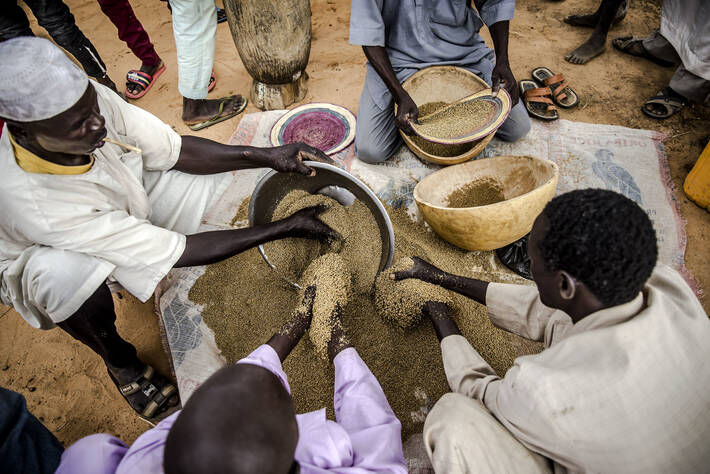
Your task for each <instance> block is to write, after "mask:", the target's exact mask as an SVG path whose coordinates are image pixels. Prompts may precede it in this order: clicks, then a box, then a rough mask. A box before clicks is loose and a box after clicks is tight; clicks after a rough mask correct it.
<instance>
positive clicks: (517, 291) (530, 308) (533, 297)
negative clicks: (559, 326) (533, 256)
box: [486, 283, 571, 341]
mask: <svg viewBox="0 0 710 474" xmlns="http://www.w3.org/2000/svg"><path fill="white" fill-rule="evenodd" d="M486 307H487V309H488V317H489V318H490V319H491V322H492V323H493V324H494V325H495V326H497V327H499V328H501V329H504V330H506V331H508V332H512V333H515V334H517V335H519V336H522V337H524V338H527V339H531V340H533V341H542V340H543V339H544V340H547V337H546V332H547V331H546V327H547V323H548V322H549V321H550V318H552V317H553V315H555V313H560V311H559V310H556V309H553V308H550V307H547V306H545V305H544V304H542V301H540V294H539V293H538V291H537V288H535V287H534V286H523V285H512V284H509V283H491V284H489V285H488V290H487V291H486ZM562 316H563V319H564V318H565V317H566V319H568V320H569V317H568V316H565V315H564V313H562ZM569 321H570V323H571V320H569Z"/></svg>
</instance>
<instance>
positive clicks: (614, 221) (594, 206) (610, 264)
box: [539, 189, 658, 306]
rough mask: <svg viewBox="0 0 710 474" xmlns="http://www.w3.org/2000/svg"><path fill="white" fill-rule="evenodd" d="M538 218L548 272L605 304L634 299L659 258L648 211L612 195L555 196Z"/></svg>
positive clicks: (573, 193)
mask: <svg viewBox="0 0 710 474" xmlns="http://www.w3.org/2000/svg"><path fill="white" fill-rule="evenodd" d="M542 214H543V215H544V216H545V217H546V218H547V222H548V228H547V233H546V234H545V236H544V238H543V239H542V240H541V241H540V244H539V247H540V248H539V250H540V253H541V255H542V258H543V260H544V263H545V266H546V267H547V269H548V270H564V271H566V272H568V273H569V274H570V275H573V276H574V277H575V278H577V279H579V280H580V281H582V282H584V284H585V285H586V286H587V287H588V288H589V289H590V290H591V291H592V292H593V293H594V295H596V297H597V298H599V299H600V300H601V302H602V303H604V304H605V305H608V306H616V305H620V304H623V303H627V302H629V301H631V300H632V299H634V298H635V297H636V295H637V294H638V293H639V292H640V291H641V289H642V288H643V285H644V284H645V283H646V280H648V278H649V277H650V276H651V273H652V272H653V268H654V267H655V265H656V259H657V258H658V246H657V244H656V232H655V231H654V229H653V224H652V223H651V220H650V219H649V217H648V215H647V214H646V212H645V211H644V210H643V209H641V207H639V205H638V204H636V203H635V202H634V201H632V200H631V199H629V198H627V197H625V196H623V195H621V194H619V193H615V192H613V191H607V190H603V189H582V190H576V191H571V192H568V193H565V194H562V195H560V196H557V197H556V198H554V199H553V200H552V201H550V202H549V203H548V204H547V206H546V207H545V209H544V210H543V211H542Z"/></svg>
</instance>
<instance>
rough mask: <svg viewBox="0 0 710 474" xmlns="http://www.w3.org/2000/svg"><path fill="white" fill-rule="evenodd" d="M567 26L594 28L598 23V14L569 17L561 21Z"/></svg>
mask: <svg viewBox="0 0 710 474" xmlns="http://www.w3.org/2000/svg"><path fill="white" fill-rule="evenodd" d="M563 21H564V22H565V23H567V24H568V25H572V26H582V27H585V28H596V26H597V23H599V14H598V13H597V12H595V13H592V14H591V15H582V14H578V15H570V16H568V17H567V18H565V19H564V20H563Z"/></svg>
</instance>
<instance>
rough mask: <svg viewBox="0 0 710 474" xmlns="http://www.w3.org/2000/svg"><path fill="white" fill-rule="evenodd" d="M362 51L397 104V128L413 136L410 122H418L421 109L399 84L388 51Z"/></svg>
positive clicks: (374, 47) (371, 47) (374, 48)
mask: <svg viewBox="0 0 710 474" xmlns="http://www.w3.org/2000/svg"><path fill="white" fill-rule="evenodd" d="M362 50H363V51H364V52H365V56H366V57H367V60H368V61H369V62H370V65H371V66H372V67H373V69H374V70H375V71H376V72H377V74H378V75H379V76H380V77H381V78H382V80H383V81H384V83H385V85H386V86H387V89H389V91H390V92H391V93H392V97H394V101H395V103H396V104H397V117H396V118H395V123H396V124H397V127H398V128H399V129H401V130H402V131H403V132H404V133H407V134H408V135H413V134H414V130H412V127H411V125H409V122H410V121H411V122H416V121H417V117H418V115H419V109H418V108H417V104H415V103H414V100H412V98H411V97H410V95H409V93H407V91H405V90H404V88H403V87H402V84H400V83H399V80H398V79H397V76H396V75H395V73H394V69H392V63H391V62H390V58H389V56H388V55H387V50H386V49H385V48H383V47H382V46H363V47H362Z"/></svg>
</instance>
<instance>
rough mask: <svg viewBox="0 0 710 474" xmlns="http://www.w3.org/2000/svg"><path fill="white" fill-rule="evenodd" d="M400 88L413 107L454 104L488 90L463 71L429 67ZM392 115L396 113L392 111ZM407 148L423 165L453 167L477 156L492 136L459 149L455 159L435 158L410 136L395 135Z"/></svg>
mask: <svg viewBox="0 0 710 474" xmlns="http://www.w3.org/2000/svg"><path fill="white" fill-rule="evenodd" d="M402 87H403V88H404V90H406V91H407V93H408V94H409V95H410V96H411V97H412V100H413V101H414V103H415V104H417V105H423V104H426V103H428V102H440V101H441V102H447V103H451V102H455V101H457V100H459V99H461V98H462V97H466V96H468V95H471V94H473V93H476V92H478V91H481V90H483V89H488V88H489V87H490V86H489V85H488V84H486V81H484V80H483V79H481V78H480V77H478V76H477V75H475V74H474V73H472V72H471V71H467V70H466V69H462V68H460V67H456V66H432V67H428V68H426V69H422V70H420V71H417V72H415V73H414V74H413V75H412V76H411V77H410V78H409V79H407V80H406V81H404V82H403V83H402ZM395 113H396V110H395ZM399 133H400V135H401V136H402V139H403V140H404V143H405V144H406V145H407V147H408V148H409V149H410V150H412V152H413V153H414V154H415V155H417V156H418V157H419V158H421V159H422V160H424V161H428V162H429V163H434V164H437V165H455V164H458V163H463V162H465V161H468V160H470V159H471V158H474V157H476V156H478V154H479V153H481V152H482V151H483V149H484V148H485V147H486V145H488V142H490V141H491V140H492V139H493V135H495V133H491V134H490V135H488V136H486V137H483V138H481V139H480V140H478V141H475V142H473V143H471V144H470V147H461V145H455V146H458V147H460V148H462V149H464V150H465V151H464V152H462V153H461V154H458V155H456V156H450V157H448V156H437V155H432V154H431V153H428V152H426V151H424V150H422V149H421V148H420V147H419V145H417V144H416V143H415V142H414V141H413V140H412V138H411V137H410V136H408V135H406V134H404V133H402V132H401V131H400V132H399Z"/></svg>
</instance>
